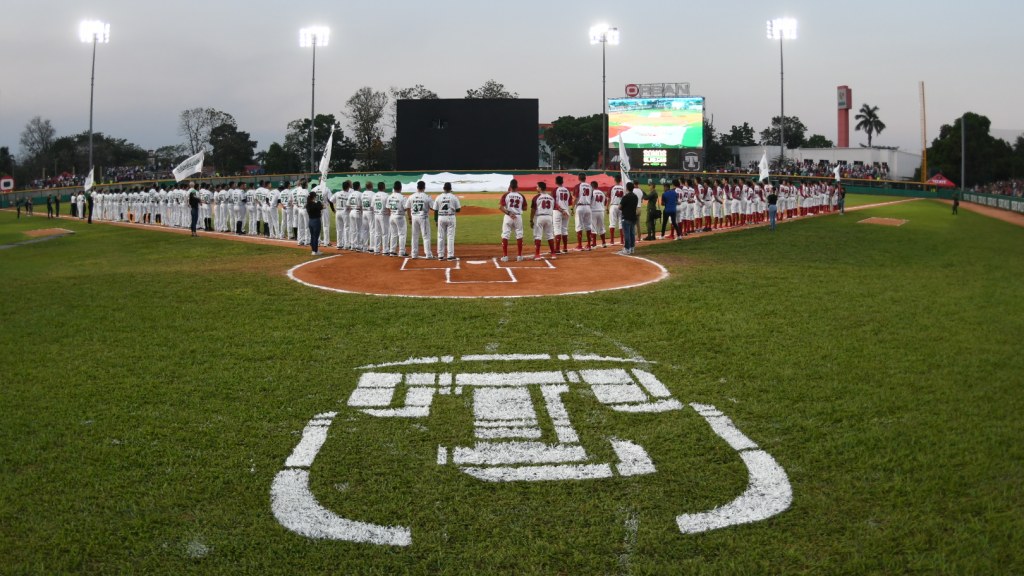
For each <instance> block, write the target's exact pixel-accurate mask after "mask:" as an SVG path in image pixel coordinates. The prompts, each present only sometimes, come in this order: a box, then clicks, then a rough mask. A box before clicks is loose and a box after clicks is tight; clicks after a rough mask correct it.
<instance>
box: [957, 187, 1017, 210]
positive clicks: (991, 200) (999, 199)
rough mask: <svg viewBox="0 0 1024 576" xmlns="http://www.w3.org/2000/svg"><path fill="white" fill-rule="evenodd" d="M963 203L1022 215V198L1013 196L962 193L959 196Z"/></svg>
mask: <svg viewBox="0 0 1024 576" xmlns="http://www.w3.org/2000/svg"><path fill="white" fill-rule="evenodd" d="M960 197H961V199H962V200H963V201H964V202H971V203H973V204H981V205H982V206H991V207H992V208H999V209H1001V210H1009V211H1010V212H1016V213H1018V214H1024V198H1018V197H1015V196H1002V195H997V194H980V193H978V192H964V193H963V194H962V195H961V196H960Z"/></svg>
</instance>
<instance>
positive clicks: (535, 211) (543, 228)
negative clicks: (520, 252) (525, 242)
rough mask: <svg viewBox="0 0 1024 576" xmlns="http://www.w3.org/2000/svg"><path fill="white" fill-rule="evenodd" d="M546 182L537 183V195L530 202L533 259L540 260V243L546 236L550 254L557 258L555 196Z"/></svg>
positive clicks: (552, 257) (551, 256)
mask: <svg viewBox="0 0 1024 576" xmlns="http://www.w3.org/2000/svg"><path fill="white" fill-rule="evenodd" d="M547 187H548V185H547V183H546V182H538V183H537V195H536V196H534V197H533V200H532V201H531V202H530V228H532V229H533V247H534V253H533V259H534V260H540V259H541V257H540V245H541V242H543V241H544V239H545V238H546V239H547V241H548V249H549V250H551V254H550V255H549V256H548V257H549V258H551V259H552V260H554V259H555V239H554V238H555V226H554V220H553V215H554V213H555V197H554V196H552V195H551V194H549V193H548V191H547Z"/></svg>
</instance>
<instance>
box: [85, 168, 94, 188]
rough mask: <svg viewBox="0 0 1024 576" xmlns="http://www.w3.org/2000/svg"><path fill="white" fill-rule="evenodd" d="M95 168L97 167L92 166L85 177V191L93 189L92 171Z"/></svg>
mask: <svg viewBox="0 0 1024 576" xmlns="http://www.w3.org/2000/svg"><path fill="white" fill-rule="evenodd" d="M93 170H95V168H90V169H89V175H88V176H86V177H85V191H86V192H88V191H89V190H92V185H93V179H92V171H93Z"/></svg>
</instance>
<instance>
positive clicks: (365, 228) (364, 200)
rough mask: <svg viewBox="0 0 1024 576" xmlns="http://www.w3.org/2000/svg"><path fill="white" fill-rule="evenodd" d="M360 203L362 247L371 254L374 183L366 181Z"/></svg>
mask: <svg viewBox="0 0 1024 576" xmlns="http://www.w3.org/2000/svg"><path fill="white" fill-rule="evenodd" d="M359 203H360V206H361V207H362V215H363V221H362V222H361V223H360V224H359V238H360V240H361V242H360V246H362V247H363V252H369V251H370V231H371V230H372V229H373V182H370V181H369V180H367V181H366V187H365V188H363V193H362V194H360V195H359Z"/></svg>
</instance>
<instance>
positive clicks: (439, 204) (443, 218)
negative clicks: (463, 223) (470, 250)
mask: <svg viewBox="0 0 1024 576" xmlns="http://www.w3.org/2000/svg"><path fill="white" fill-rule="evenodd" d="M461 210H462V203H460V202H459V197H458V196H456V195H455V194H452V183H451V182H445V183H444V192H442V193H441V195H440V196H438V197H437V198H435V199H434V212H435V213H436V214H437V259H438V260H445V259H447V260H455V214H457V213H458V212H460V211H461ZM446 248H447V250H445V249H446Z"/></svg>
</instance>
